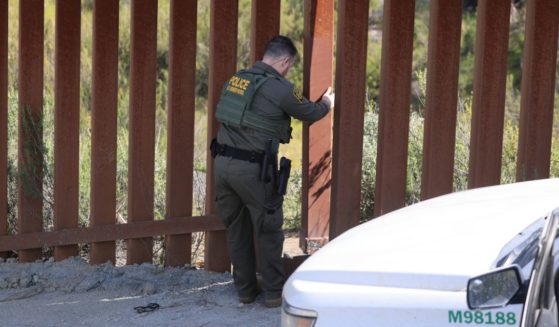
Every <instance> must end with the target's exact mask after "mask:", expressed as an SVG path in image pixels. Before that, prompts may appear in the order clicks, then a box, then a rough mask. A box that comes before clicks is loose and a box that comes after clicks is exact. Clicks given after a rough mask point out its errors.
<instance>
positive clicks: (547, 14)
mask: <svg viewBox="0 0 559 327" xmlns="http://www.w3.org/2000/svg"><path fill="white" fill-rule="evenodd" d="M558 27H559V2H557V0H538V1H529V2H528V3H527V12H526V32H525V35H526V41H525V43H524V58H523V60H522V63H523V66H522V91H521V94H522V95H521V96H522V98H521V101H520V133H519V139H518V161H517V166H516V180H517V181H524V180H532V179H539V178H548V177H549V168H550V160H551V139H552V131H553V101H554V96H555V83H556V81H555V73H556V70H557V33H558V32H557V30H558Z"/></svg>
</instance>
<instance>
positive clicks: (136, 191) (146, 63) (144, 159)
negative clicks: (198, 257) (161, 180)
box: [126, 0, 157, 264]
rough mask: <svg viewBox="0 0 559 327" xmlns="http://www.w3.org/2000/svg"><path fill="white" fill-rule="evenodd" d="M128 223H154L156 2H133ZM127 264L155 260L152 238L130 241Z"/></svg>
mask: <svg viewBox="0 0 559 327" xmlns="http://www.w3.org/2000/svg"><path fill="white" fill-rule="evenodd" d="M131 19H132V22H131V32H130V34H131V45H130V48H131V63H130V108H129V110H130V111H129V134H128V136H129V137H128V139H129V141H128V142H129V157H128V221H130V222H134V221H145V220H153V201H154V189H153V188H154V169H155V164H154V159H155V77H156V61H155V59H156V50H157V0H144V1H141V0H133V1H132V3H131ZM127 246H128V247H127V261H126V262H127V264H135V263H142V262H152V261H153V240H152V239H151V238H141V239H130V240H128V244H127Z"/></svg>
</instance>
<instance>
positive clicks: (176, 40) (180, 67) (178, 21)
mask: <svg viewBox="0 0 559 327" xmlns="http://www.w3.org/2000/svg"><path fill="white" fill-rule="evenodd" d="M170 10H171V11H170V16H171V22H170V24H171V26H170V34H169V40H170V42H169V86H168V92H169V112H168V118H167V126H168V127H167V146H168V150H167V190H166V193H167V195H166V210H167V215H166V218H167V219H172V218H174V217H188V216H191V215H192V183H193V176H192V174H193V169H194V167H193V160H194V111H195V110H194V109H195V101H194V100H195V98H196V94H195V92H194V91H195V88H196V80H195V77H196V22H197V0H189V1H184V0H172V1H171V8H170ZM165 241H166V247H165V250H166V253H165V265H166V266H184V265H185V264H187V263H190V258H191V247H192V245H191V242H192V235H191V234H187V235H168V236H166V239H165Z"/></svg>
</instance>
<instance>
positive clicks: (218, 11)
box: [204, 0, 239, 272]
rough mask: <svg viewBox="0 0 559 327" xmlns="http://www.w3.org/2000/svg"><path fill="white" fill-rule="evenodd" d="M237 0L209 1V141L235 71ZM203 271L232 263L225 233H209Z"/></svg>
mask: <svg viewBox="0 0 559 327" xmlns="http://www.w3.org/2000/svg"><path fill="white" fill-rule="evenodd" d="M238 10H239V9H238V1H237V0H212V1H211V14H210V63H209V65H210V67H209V75H210V81H209V89H208V140H207V145H208V146H207V147H206V149H208V148H209V145H210V142H211V140H212V139H213V138H214V137H215V135H216V134H217V128H218V122H217V120H216V119H215V106H216V104H217V101H218V100H219V96H220V93H221V87H222V86H223V84H224V83H225V82H226V81H227V79H229V78H230V77H231V76H232V75H233V74H234V73H235V71H236V68H237V15H238ZM206 158H207V160H206V171H207V174H206V214H210V213H215V211H216V208H215V189H214V174H213V166H214V165H213V159H212V157H211V154H210V153H209V151H208V153H207V157H206ZM204 252H205V255H204V258H205V260H206V262H205V266H204V267H205V269H206V270H210V271H221V272H223V271H229V270H230V267H231V262H230V260H229V255H228V254H227V241H226V238H225V232H208V233H206V241H205V250H204Z"/></svg>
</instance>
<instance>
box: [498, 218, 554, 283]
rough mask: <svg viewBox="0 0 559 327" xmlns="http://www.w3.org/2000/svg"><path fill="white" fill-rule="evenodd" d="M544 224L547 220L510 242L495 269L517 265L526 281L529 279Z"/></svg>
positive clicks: (525, 230) (502, 251)
mask: <svg viewBox="0 0 559 327" xmlns="http://www.w3.org/2000/svg"><path fill="white" fill-rule="evenodd" d="M544 224H545V218H540V219H538V220H536V221H535V222H534V223H532V224H531V225H529V226H528V227H526V228H525V229H524V230H523V231H522V232H520V233H519V234H518V235H517V236H516V237H514V238H513V239H512V240H510V241H509V242H508V243H507V244H506V245H505V246H504V247H503V249H502V250H501V253H500V254H499V256H498V257H497V258H498V259H497V261H496V262H495V267H496V268H498V267H503V266H509V265H512V264H517V265H518V266H519V267H520V268H521V270H522V273H523V277H524V278H525V280H527V279H529V278H530V273H531V271H532V268H533V266H534V259H535V258H536V255H537V253H538V242H539V239H540V236H541V234H542V231H543V227H544Z"/></svg>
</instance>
